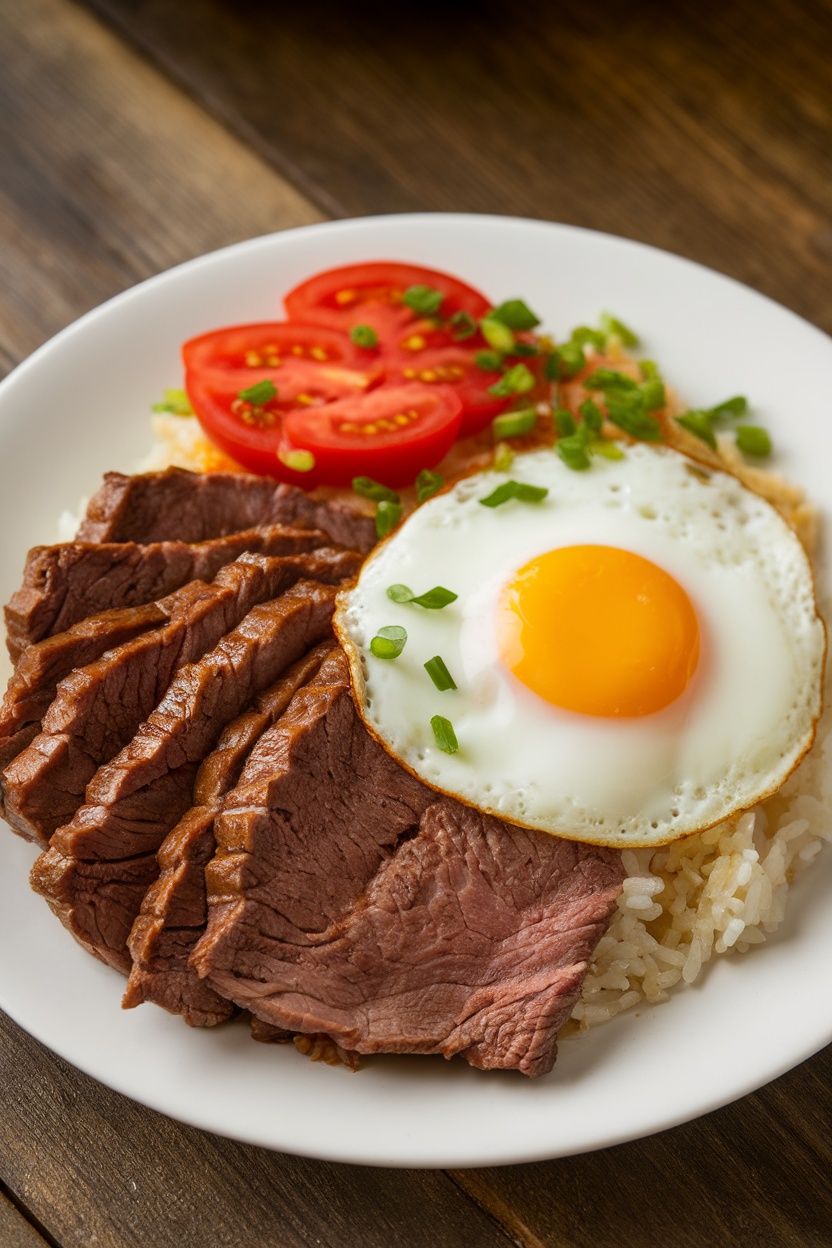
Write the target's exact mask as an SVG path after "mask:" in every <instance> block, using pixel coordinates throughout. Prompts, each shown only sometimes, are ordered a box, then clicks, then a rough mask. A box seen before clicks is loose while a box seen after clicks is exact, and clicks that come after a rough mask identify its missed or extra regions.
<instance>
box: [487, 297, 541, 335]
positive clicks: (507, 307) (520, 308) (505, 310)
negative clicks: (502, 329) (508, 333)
mask: <svg viewBox="0 0 832 1248" xmlns="http://www.w3.org/2000/svg"><path fill="white" fill-rule="evenodd" d="M488 316H489V319H491V320H494V321H501V322H502V324H503V325H507V326H508V327H509V329H514V330H517V331H518V332H522V331H523V330H524V329H534V328H535V327H536V326H538V325H539V324H540V318H539V317H537V316H535V314H534V312H532V310H531V308H530V307H529V306H528V304H527V303H524V302H523V300H522V299H507V300H506V301H505V303H501V304H500V306H499V307H498V308H492V310H491V311H490V312H489V313H488Z"/></svg>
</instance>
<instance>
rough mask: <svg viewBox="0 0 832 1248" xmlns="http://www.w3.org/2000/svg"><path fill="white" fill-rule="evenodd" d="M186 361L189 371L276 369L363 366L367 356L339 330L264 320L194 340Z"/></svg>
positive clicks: (184, 351) (187, 347)
mask: <svg viewBox="0 0 832 1248" xmlns="http://www.w3.org/2000/svg"><path fill="white" fill-rule="evenodd" d="M182 359H183V360H184V362H185V368H186V369H194V368H236V369H262V368H269V369H274V368H282V367H283V366H284V365H286V364H291V363H298V362H308V363H310V364H313V365H314V364H342V365H346V366H347V367H350V366H353V365H356V366H358V367H360V366H361V364H362V363H363V362H366V359H367V353H366V352H359V350H358V348H357V347H355V346H354V345H353V343H352V341H351V340H350V337H349V334H347V333H344V332H340V331H338V330H337V329H326V328H324V327H323V326H321V325H300V324H297V323H295V322H294V321H260V322H257V323H256V324H253V325H230V326H228V327H227V328H225V329H216V330H214V331H213V332H212V333H210V334H200V335H199V337H198V338H191V339H190V340H189V341H188V342H186V343H185V345H184V346H183V347H182Z"/></svg>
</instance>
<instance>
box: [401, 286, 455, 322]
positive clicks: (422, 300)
mask: <svg viewBox="0 0 832 1248" xmlns="http://www.w3.org/2000/svg"><path fill="white" fill-rule="evenodd" d="M444 298H445V296H444V295H443V294H442V291H441V290H434V289H433V287H432V286H408V288H407V290H406V291H405V292H404V294H403V296H402V301H403V302H404V303H406V304H407V306H408V307H409V308H412V309H413V311H414V312H418V313H419V315H420V316H436V314H437V312H438V311H439V309H440V308H441V307H442V300H443V299H444Z"/></svg>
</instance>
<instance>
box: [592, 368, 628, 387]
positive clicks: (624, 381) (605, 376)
mask: <svg viewBox="0 0 832 1248" xmlns="http://www.w3.org/2000/svg"><path fill="white" fill-rule="evenodd" d="M584 385H585V386H586V388H587V390H604V391H607V390H638V382H637V381H633V379H632V377H628V376H627V374H626V373H621V372H619V371H618V369H617V368H596V370H595V372H594V373H590V375H589V376H588V377H587V379H586V381H585V382H584Z"/></svg>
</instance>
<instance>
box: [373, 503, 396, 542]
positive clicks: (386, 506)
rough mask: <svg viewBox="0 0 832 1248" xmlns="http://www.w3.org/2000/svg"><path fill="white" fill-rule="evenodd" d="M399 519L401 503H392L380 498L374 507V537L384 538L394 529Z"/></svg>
mask: <svg viewBox="0 0 832 1248" xmlns="http://www.w3.org/2000/svg"><path fill="white" fill-rule="evenodd" d="M401 518H402V505H401V503H393V502H391V501H390V499H388V498H382V499H381V500H380V502H379V503H378V504H377V506H376V535H377V536H378V537H386V536H387V534H388V533H390V532H391V531H392V530H393V529H395V527H396V525H397V524H398V523H399V521H400V520H401Z"/></svg>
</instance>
